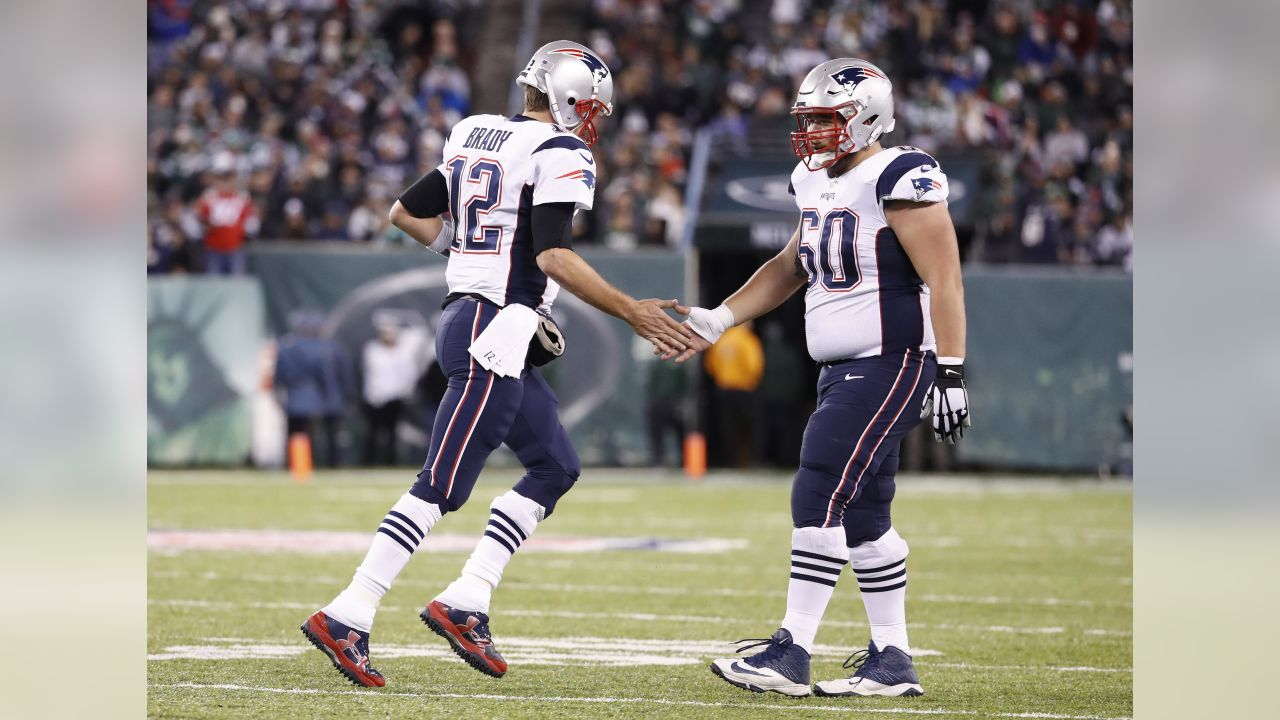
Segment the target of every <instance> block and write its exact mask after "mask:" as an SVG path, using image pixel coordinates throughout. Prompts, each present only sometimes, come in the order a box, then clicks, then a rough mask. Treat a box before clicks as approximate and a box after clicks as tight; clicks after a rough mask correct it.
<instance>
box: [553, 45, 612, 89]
mask: <svg viewBox="0 0 1280 720" xmlns="http://www.w3.org/2000/svg"><path fill="white" fill-rule="evenodd" d="M551 52H553V53H558V54H560V55H570V56H572V57H576V58H578V59H579V60H581V61H582V62H584V63H586V66H587V69H588V70H590V71H591V75H592V76H593V77H594V78H595V79H596V83H597V84H599V83H601V82H604V79H605V78H607V77H609V68H607V67H605V66H604V63H603V62H601V60H600V58H598V57H596V56H595V55H592V54H591V53H589V52H583V51H582V50H579V49H577V48H561V49H559V50H552V51H551Z"/></svg>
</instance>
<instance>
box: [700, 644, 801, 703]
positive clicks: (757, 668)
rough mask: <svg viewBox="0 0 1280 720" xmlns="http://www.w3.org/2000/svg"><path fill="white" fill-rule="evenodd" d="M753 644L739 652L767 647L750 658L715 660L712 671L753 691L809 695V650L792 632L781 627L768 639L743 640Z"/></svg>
mask: <svg viewBox="0 0 1280 720" xmlns="http://www.w3.org/2000/svg"><path fill="white" fill-rule="evenodd" d="M738 642H740V643H751V644H750V645H743V646H742V647H740V648H738V652H743V651H744V650H750V649H751V648H754V647H760V646H761V645H766V646H767V647H766V648H765V649H764V650H763V651H761V652H758V653H756V654H755V655H752V656H751V657H749V658H743V659H738V658H724V659H723V660H716V661H715V662H713V663H711V672H713V673H715V674H716V675H719V676H720V677H721V678H723V679H724V681H725V682H727V683H729V684H730V685H737V686H738V687H740V688H743V689H744V690H750V691H751V692H766V691H769V692H776V693H781V694H783V695H790V696H791V697H805V696H806V695H808V694H809V653H808V652H807V651H805V649H804V648H802V647H800V646H799V645H796V644H795V643H794V642H792V640H791V632H790V631H788V630H786V629H784V628H779V629H778V631H777V632H775V633H774V634H773V637H771V638H769V639H768V640H739V641H738Z"/></svg>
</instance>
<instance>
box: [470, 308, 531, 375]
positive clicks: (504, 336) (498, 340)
mask: <svg viewBox="0 0 1280 720" xmlns="http://www.w3.org/2000/svg"><path fill="white" fill-rule="evenodd" d="M537 330H538V313H536V312H534V311H533V310H532V309H530V308H528V307H526V306H524V305H508V306H506V307H505V308H503V309H502V310H499V311H498V316H497V317H495V318H494V319H493V322H491V323H489V327H487V328H485V329H484V332H482V333H480V337H478V338H476V339H475V340H474V341H472V343H471V347H469V348H467V352H470V353H471V357H473V358H475V359H476V362H478V363H480V367H482V368H484V369H485V370H488V371H490V372H492V373H494V374H495V375H501V376H503V377H520V373H521V372H523V371H524V362H525V357H526V356H527V355H528V353H529V341H530V340H532V339H533V334H534V333H535V332H537Z"/></svg>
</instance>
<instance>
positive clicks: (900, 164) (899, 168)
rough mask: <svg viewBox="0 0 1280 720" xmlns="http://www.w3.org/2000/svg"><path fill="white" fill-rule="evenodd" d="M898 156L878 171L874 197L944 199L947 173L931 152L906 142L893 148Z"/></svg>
mask: <svg viewBox="0 0 1280 720" xmlns="http://www.w3.org/2000/svg"><path fill="white" fill-rule="evenodd" d="M894 150H897V151H899V153H900V154H899V155H898V157H896V158H894V159H892V160H890V161H889V164H888V165H886V166H885V167H884V169H883V170H881V171H880V178H879V179H878V180H877V181H876V198H877V199H880V200H910V201H912V202H941V201H943V200H946V199H947V176H946V175H945V174H944V173H943V172H942V167H941V166H940V165H939V164H938V161H937V160H934V159H933V156H931V155H929V153H926V152H924V151H923V150H919V149H917V148H914V147H910V146H901V147H897V148H894Z"/></svg>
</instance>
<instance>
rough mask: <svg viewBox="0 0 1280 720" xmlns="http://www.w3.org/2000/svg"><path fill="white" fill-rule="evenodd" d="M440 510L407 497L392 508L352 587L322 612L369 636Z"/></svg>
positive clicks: (437, 518) (437, 517) (438, 517)
mask: <svg viewBox="0 0 1280 720" xmlns="http://www.w3.org/2000/svg"><path fill="white" fill-rule="evenodd" d="M440 515H441V513H440V506H439V505H433V504H431V503H429V502H426V501H425V500H422V499H420V498H416V497H414V496H413V495H410V494H409V493H405V494H404V495H403V496H402V497H401V498H400V499H399V500H397V501H396V504H395V505H393V506H392V507H391V510H390V511H389V512H388V513H387V516H386V517H384V518H383V519H382V523H381V524H380V525H378V531H377V532H376V533H374V535H373V544H372V545H371V546H370V547H369V553H368V554H367V555H365V556H364V562H362V563H360V567H358V568H356V574H355V576H354V577H352V578H351V584H350V585H348V586H347V589H346V590H343V591H342V592H341V593H340V594H339V595H338V597H336V598H334V600H333V602H331V603H329V604H328V605H326V606H324V607H323V608H321V609H322V610H323V612H324V614H325V615H328V616H329V617H331V618H333V619H334V620H337V621H338V622H340V623H342V624H344V625H350V626H351V627H353V628H355V629H357V630H363V631H364V632H369V631H370V630H372V629H373V616H374V614H375V613H376V612H377V611H378V603H380V602H382V596H383V595H386V594H387V591H388V590H390V589H391V583H392V582H394V581H395V579H396V576H397V575H399V574H400V571H401V570H403V569H404V566H405V564H406V563H408V562H409V558H411V557H413V551H414V550H417V549H418V544H419V543H421V542H422V539H423V538H424V537H426V536H427V533H429V532H431V528H432V527H435V524H436V522H437V521H439V520H440Z"/></svg>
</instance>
